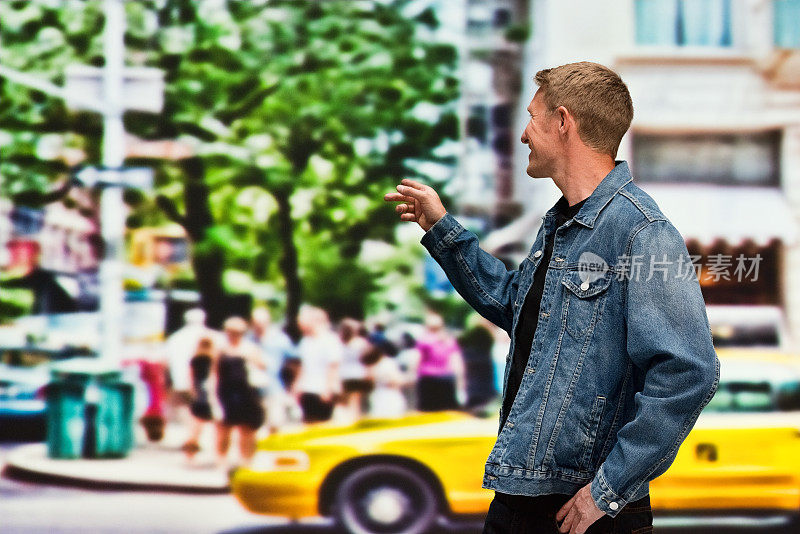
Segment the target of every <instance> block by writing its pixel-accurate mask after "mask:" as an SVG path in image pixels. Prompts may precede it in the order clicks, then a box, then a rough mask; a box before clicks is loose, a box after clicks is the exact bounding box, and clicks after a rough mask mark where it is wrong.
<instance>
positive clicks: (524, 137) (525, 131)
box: [519, 128, 528, 145]
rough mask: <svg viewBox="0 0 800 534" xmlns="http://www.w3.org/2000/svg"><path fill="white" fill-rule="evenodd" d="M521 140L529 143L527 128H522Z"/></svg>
mask: <svg viewBox="0 0 800 534" xmlns="http://www.w3.org/2000/svg"><path fill="white" fill-rule="evenodd" d="M519 140H520V141H522V143H523V144H525V145H527V144H528V129H527V128H525V129H524V130H522V137H520V139H519Z"/></svg>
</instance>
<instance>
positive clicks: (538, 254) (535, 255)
mask: <svg viewBox="0 0 800 534" xmlns="http://www.w3.org/2000/svg"><path fill="white" fill-rule="evenodd" d="M541 255H542V251H541V250H537V251H536V252H534V253H533V257H534V258H538V257H539V256H541Z"/></svg>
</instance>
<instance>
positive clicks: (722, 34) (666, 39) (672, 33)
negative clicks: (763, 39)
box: [635, 0, 732, 47]
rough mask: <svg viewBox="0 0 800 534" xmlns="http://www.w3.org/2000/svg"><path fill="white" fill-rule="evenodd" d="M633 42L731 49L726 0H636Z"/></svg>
mask: <svg viewBox="0 0 800 534" xmlns="http://www.w3.org/2000/svg"><path fill="white" fill-rule="evenodd" d="M635 7H636V43H637V44H640V45H659V46H716V47H727V46H731V44H732V38H731V2H730V0H636V6H635Z"/></svg>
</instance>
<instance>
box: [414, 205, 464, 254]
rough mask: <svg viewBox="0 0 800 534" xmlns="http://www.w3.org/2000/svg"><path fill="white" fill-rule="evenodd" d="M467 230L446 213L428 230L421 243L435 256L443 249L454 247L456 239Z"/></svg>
mask: <svg viewBox="0 0 800 534" xmlns="http://www.w3.org/2000/svg"><path fill="white" fill-rule="evenodd" d="M464 230H465V228H464V227H463V226H461V224H460V223H459V222H458V221H457V220H456V218H455V217H453V216H452V215H450V213H445V214H444V216H443V217H442V218H441V219H439V220H438V221H436V222H435V223H434V225H433V226H431V227H430V228H428V231H427V232H425V235H423V236H422V239H420V243H422V246H424V247H425V248H426V249H428V251H429V252H430V253H431V254H433V253H437V252H439V251H441V250H442V249H445V248H448V247H450V246H452V244H453V241H455V239H456V237H458V235H459V234H460V233H461V232H463V231H464Z"/></svg>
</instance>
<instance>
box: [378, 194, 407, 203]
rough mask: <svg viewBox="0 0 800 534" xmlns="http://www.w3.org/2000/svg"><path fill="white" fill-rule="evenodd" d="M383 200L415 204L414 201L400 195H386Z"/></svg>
mask: <svg viewBox="0 0 800 534" xmlns="http://www.w3.org/2000/svg"><path fill="white" fill-rule="evenodd" d="M383 200H386V201H387V202H414V199H413V198H411V197H407V196H405V195H401V194H400V193H386V194H385V195H383Z"/></svg>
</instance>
